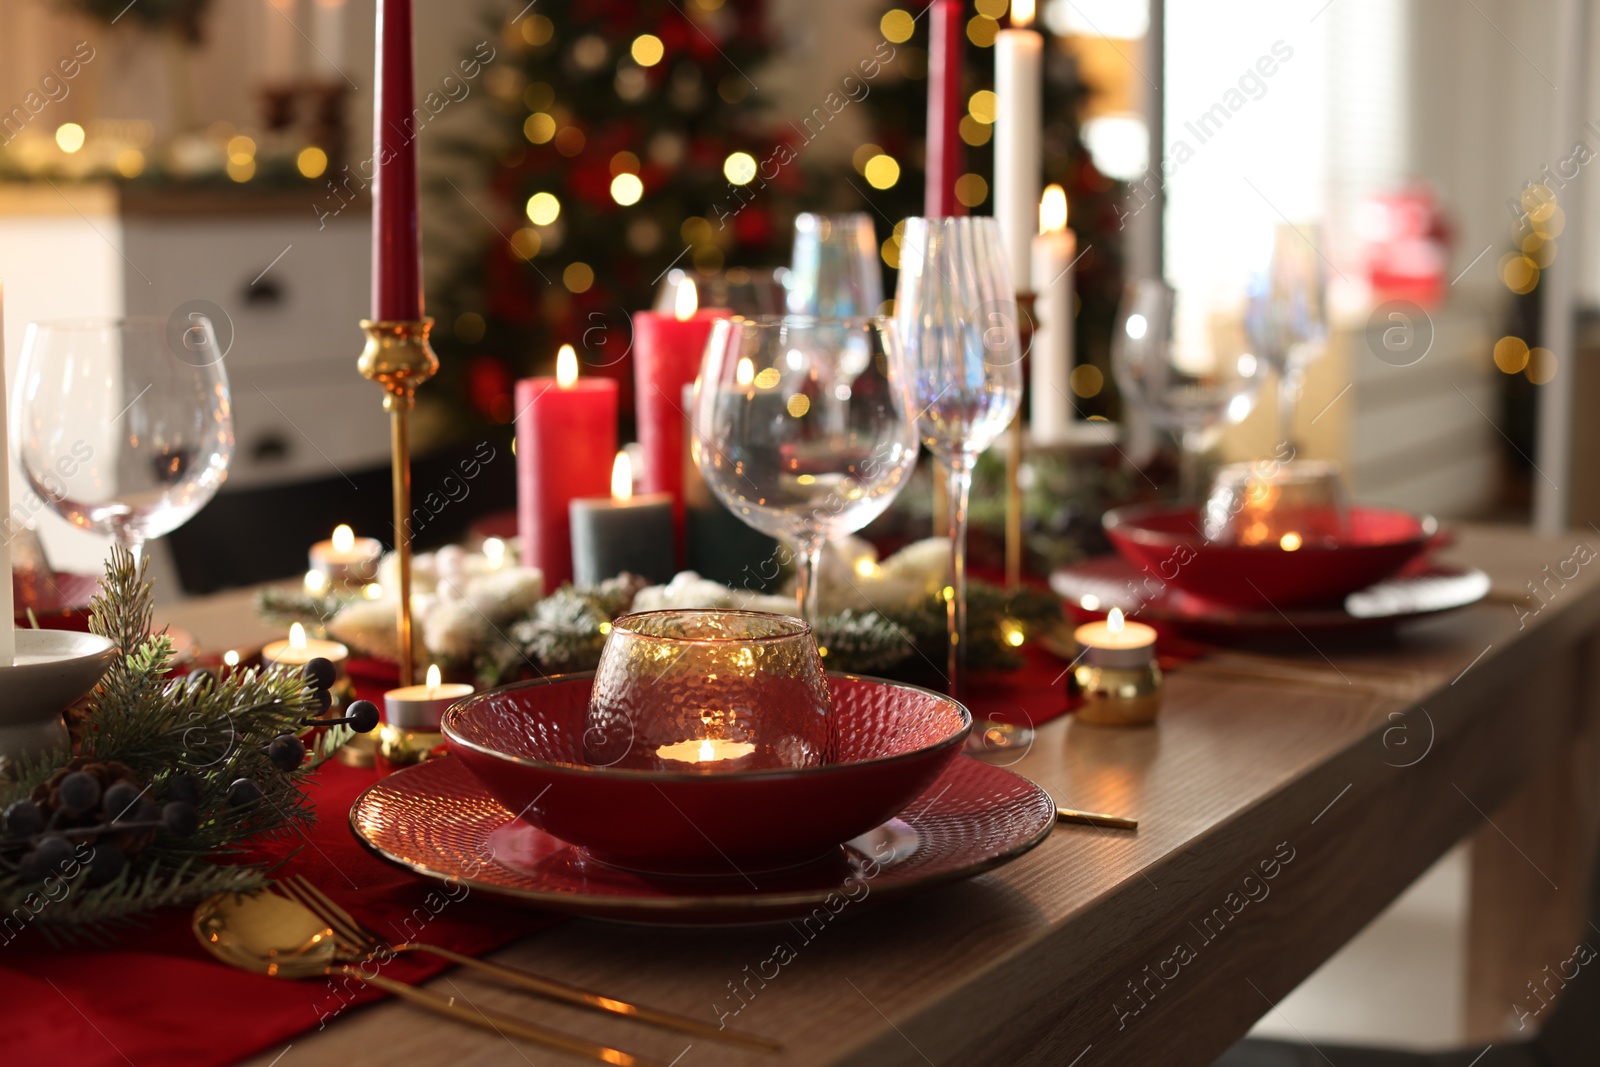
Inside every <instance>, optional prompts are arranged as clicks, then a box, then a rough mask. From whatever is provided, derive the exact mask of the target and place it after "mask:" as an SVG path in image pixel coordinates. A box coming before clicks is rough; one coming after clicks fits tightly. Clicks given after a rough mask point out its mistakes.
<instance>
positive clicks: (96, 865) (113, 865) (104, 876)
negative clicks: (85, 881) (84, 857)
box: [89, 841, 128, 885]
mask: <svg viewBox="0 0 1600 1067" xmlns="http://www.w3.org/2000/svg"><path fill="white" fill-rule="evenodd" d="M127 865H128V857H127V856H126V855H124V854H123V852H122V850H121V849H120V848H118V847H117V846H116V845H113V844H111V843H110V842H105V841H103V842H101V843H100V844H98V845H95V846H94V854H93V855H91V856H90V857H89V884H90V885H105V884H106V883H107V882H109V881H111V880H112V879H113V878H115V877H116V876H117V875H119V874H121V873H122V869H123V868H124V867H126V866H127Z"/></svg>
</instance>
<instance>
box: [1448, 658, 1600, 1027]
mask: <svg viewBox="0 0 1600 1067" xmlns="http://www.w3.org/2000/svg"><path fill="white" fill-rule="evenodd" d="M1597 655H1600V641H1593V640H1591V641H1589V642H1586V643H1585V644H1584V645H1581V646H1580V647H1579V648H1578V649H1576V650H1575V654H1574V655H1572V656H1570V657H1565V658H1563V659H1562V660H1561V661H1560V662H1561V663H1562V669H1561V671H1560V672H1559V674H1558V675H1557V676H1555V677H1546V678H1542V679H1530V684H1529V686H1528V690H1527V692H1526V694H1525V695H1526V697H1527V698H1528V699H1527V707H1528V713H1529V714H1530V715H1534V714H1539V713H1541V712H1543V713H1548V712H1550V711H1552V710H1554V709H1556V708H1566V709H1570V714H1571V716H1572V727H1571V733H1570V738H1571V742H1570V744H1568V745H1566V746H1565V747H1563V748H1562V749H1561V751H1560V752H1559V753H1558V754H1557V755H1556V758H1555V759H1554V760H1552V761H1551V762H1550V763H1549V765H1548V766H1547V767H1546V768H1545V769H1543V770H1542V771H1540V772H1539V773H1537V774H1536V775H1535V776H1534V778H1533V779H1532V780H1531V781H1529V782H1528V783H1527V784H1526V785H1525V786H1524V787H1523V788H1522V789H1521V790H1520V791H1519V792H1518V793H1516V794H1515V795H1514V796H1513V797H1512V798H1511V800H1510V801H1509V802H1508V803H1507V804H1505V805H1504V806H1503V807H1502V808H1500V809H1499V810H1497V811H1494V812H1491V813H1489V819H1490V825H1485V826H1484V827H1483V828H1482V829H1480V830H1479V831H1478V832H1477V834H1476V835H1475V836H1474V837H1473V839H1472V884H1471V891H1470V901H1469V911H1468V918H1467V981H1466V995H1467V1004H1466V1029H1467V1036H1468V1038H1469V1039H1470V1040H1472V1041H1475V1042H1478V1041H1481V1042H1489V1041H1501V1040H1503V1039H1507V1038H1510V1039H1518V1040H1526V1039H1527V1038H1529V1037H1531V1036H1532V1035H1533V1034H1534V1033H1535V1032H1537V1030H1538V1027H1539V1025H1540V1023H1541V1021H1542V1019H1543V1018H1545V1017H1547V1015H1548V1013H1549V1012H1550V1011H1551V1010H1552V1008H1551V1006H1550V1005H1552V1004H1553V1002H1554V1000H1555V996H1556V994H1557V993H1559V992H1560V990H1561V987H1562V985H1563V982H1562V979H1561V972H1562V970H1563V964H1565V968H1564V969H1565V970H1566V972H1567V974H1568V976H1569V977H1570V976H1571V974H1572V972H1573V964H1572V963H1571V962H1568V961H1570V960H1571V959H1572V957H1573V955H1574V950H1575V948H1576V947H1577V945H1578V943H1579V942H1581V941H1584V940H1585V939H1586V937H1585V935H1586V934H1587V935H1588V936H1587V940H1589V942H1590V944H1600V935H1597V934H1595V933H1594V931H1593V930H1591V929H1590V928H1589V926H1588V920H1589V919H1590V916H1589V886H1590V880H1591V878H1592V877H1593V873H1594V859H1595V850H1596V842H1597V835H1600V728H1597V721H1600V692H1596V683H1597V681H1600V673H1597V672H1596V671H1595V670H1594V669H1592V668H1591V667H1590V665H1591V664H1593V663H1595V657H1596V656H1597Z"/></svg>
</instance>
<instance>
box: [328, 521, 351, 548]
mask: <svg viewBox="0 0 1600 1067" xmlns="http://www.w3.org/2000/svg"><path fill="white" fill-rule="evenodd" d="M355 547H356V532H355V531H354V530H352V529H350V527H348V526H346V525H345V524H344V523H340V524H339V525H338V526H335V527H334V528H333V550H334V551H335V552H349V551H350V550H351V549H353V548H355Z"/></svg>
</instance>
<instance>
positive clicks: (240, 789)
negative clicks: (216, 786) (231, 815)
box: [228, 778, 261, 808]
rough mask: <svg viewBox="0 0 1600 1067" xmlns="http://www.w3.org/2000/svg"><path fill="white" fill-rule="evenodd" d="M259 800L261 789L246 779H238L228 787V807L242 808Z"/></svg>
mask: <svg viewBox="0 0 1600 1067" xmlns="http://www.w3.org/2000/svg"><path fill="white" fill-rule="evenodd" d="M260 799H261V787H260V786H259V785H256V784H255V783H254V782H252V781H251V780H250V779H248V778H239V779H236V780H235V781H234V783H233V784H232V785H230V786H229V787H228V805H229V806H230V807H235V808H242V807H244V806H245V805H246V804H254V803H255V802H256V801H258V800H260Z"/></svg>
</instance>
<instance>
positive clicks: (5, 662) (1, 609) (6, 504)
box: [0, 285, 17, 667]
mask: <svg viewBox="0 0 1600 1067" xmlns="http://www.w3.org/2000/svg"><path fill="white" fill-rule="evenodd" d="M5 337H6V331H5V287H4V286H3V285H0V456H4V457H6V462H5V463H4V464H3V465H0V523H4V524H5V525H4V528H3V533H4V536H0V667H9V666H11V665H12V663H14V662H16V658H17V634H16V629H15V622H14V620H15V619H16V612H17V608H16V605H15V604H14V603H13V602H12V599H11V597H12V590H11V535H12V533H13V532H14V529H13V525H12V522H11V434H10V431H9V429H8V428H7V426H6V341H5Z"/></svg>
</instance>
